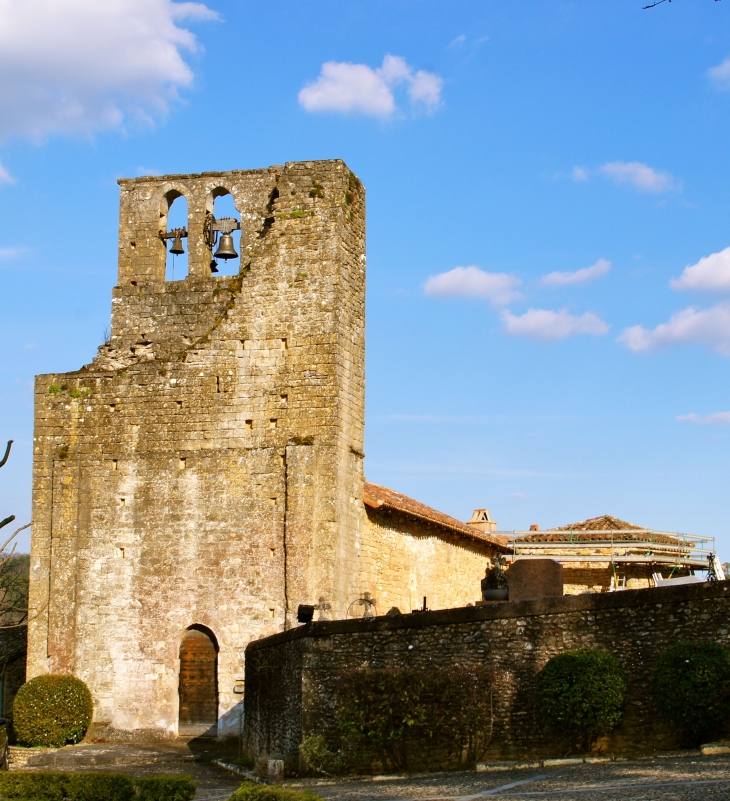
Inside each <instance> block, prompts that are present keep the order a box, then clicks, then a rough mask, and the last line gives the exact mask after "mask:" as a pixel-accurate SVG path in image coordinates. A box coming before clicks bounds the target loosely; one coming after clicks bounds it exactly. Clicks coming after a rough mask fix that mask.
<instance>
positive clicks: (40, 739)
mask: <svg viewBox="0 0 730 801" xmlns="http://www.w3.org/2000/svg"><path fill="white" fill-rule="evenodd" d="M93 711H94V704H93V701H92V699H91V693H90V692H89V688H88V687H87V686H86V685H85V684H84V682H83V681H81V679H77V678H76V677H75V676H54V675H45V676H36V677H35V678H34V679H31V680H30V681H29V682H27V683H26V684H24V685H23V686H22V687H21V688H20V689H19V690H18V694H17V695H16V696H15V702H14V704H13V729H14V731H15V735H16V737H17V738H18V742H19V743H21V744H22V745H30V746H45V747H50V748H60V747H62V746H64V745H68V744H69V743H71V744H74V743H78V742H80V741H81V740H83V738H84V735H85V734H86V731H87V729H88V728H89V725H90V724H91V716H92V714H93Z"/></svg>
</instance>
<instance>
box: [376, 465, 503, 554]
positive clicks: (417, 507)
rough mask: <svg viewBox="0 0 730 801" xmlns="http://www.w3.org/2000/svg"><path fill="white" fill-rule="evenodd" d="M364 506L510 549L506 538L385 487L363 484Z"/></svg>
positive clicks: (501, 548) (499, 547)
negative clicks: (390, 511) (388, 511)
mask: <svg viewBox="0 0 730 801" xmlns="http://www.w3.org/2000/svg"><path fill="white" fill-rule="evenodd" d="M363 500H364V501H365V505H366V506H369V507H370V508H371V509H389V510H392V511H395V512H400V513H401V514H404V515H408V516H409V517H413V518H415V519H417V520H421V521H424V522H426V523H430V524H432V525H434V526H436V527H438V528H442V529H446V530H447V531H450V532H451V533H454V534H458V535H460V536H462V537H467V538H468V539H470V540H476V541H478V542H483V543H485V544H488V545H492V546H494V547H495V548H497V549H499V550H500V551H504V552H508V551H510V550H511V549H510V548H509V547H508V546H507V539H506V537H499V536H495V535H490V534H487V533H485V532H483V531H479V529H476V528H473V527H472V526H467V524H466V523H462V522H461V520H457V519H456V518H455V517H450V516H449V515H445V514H444V513H443V512H439V511H437V510H436V509H432V508H431V507H430V506H426V505H425V504H423V503H419V502H418V501H414V500H413V498H409V497H408V496H407V495H401V494H400V492H394V491H393V490H392V489H388V488H387V487H381V486H380V485H378V484H370V483H369V482H367V481H366V482H365V493H364V496H363Z"/></svg>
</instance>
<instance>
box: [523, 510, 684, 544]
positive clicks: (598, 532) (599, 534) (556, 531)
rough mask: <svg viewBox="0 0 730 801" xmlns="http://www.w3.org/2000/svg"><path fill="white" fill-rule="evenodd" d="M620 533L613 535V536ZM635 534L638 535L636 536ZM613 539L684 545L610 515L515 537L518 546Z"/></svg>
mask: <svg viewBox="0 0 730 801" xmlns="http://www.w3.org/2000/svg"><path fill="white" fill-rule="evenodd" d="M614 531H616V532H620V533H618V534H615V535H614V534H612V532H614ZM634 532H636V533H634ZM607 539H613V540H614V542H632V541H641V542H647V541H649V542H657V543H664V544H681V539H680V538H679V537H673V536H670V535H667V534H660V533H658V532H654V531H649V530H648V529H645V528H642V527H641V526H635V525H634V524H633V523H627V522H626V521H625V520H619V519H618V518H617V517H612V516H611V515H601V516H600V517H591V518H589V519H588V520H583V521H582V522H580V523H573V524H572V525H570V526H558V527H557V528H549V529H546V530H545V531H535V532H534V533H530V534H523V535H522V536H521V537H516V540H518V541H519V542H592V541H596V542H599V541H605V540H607Z"/></svg>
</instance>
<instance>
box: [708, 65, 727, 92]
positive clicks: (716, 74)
mask: <svg viewBox="0 0 730 801" xmlns="http://www.w3.org/2000/svg"><path fill="white" fill-rule="evenodd" d="M707 76H708V78H709V79H710V80H711V81H712V82H713V83H714V84H715V85H716V86H718V87H719V88H720V89H730V57H728V58H726V59H725V60H724V61H723V62H722V63H721V64H718V65H717V66H716V67H711V68H710V69H709V70H707Z"/></svg>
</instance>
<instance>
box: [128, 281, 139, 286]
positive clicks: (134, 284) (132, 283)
mask: <svg viewBox="0 0 730 801" xmlns="http://www.w3.org/2000/svg"><path fill="white" fill-rule="evenodd" d="M129 283H130V284H131V285H132V286H137V282H136V281H130V282H129Z"/></svg>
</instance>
